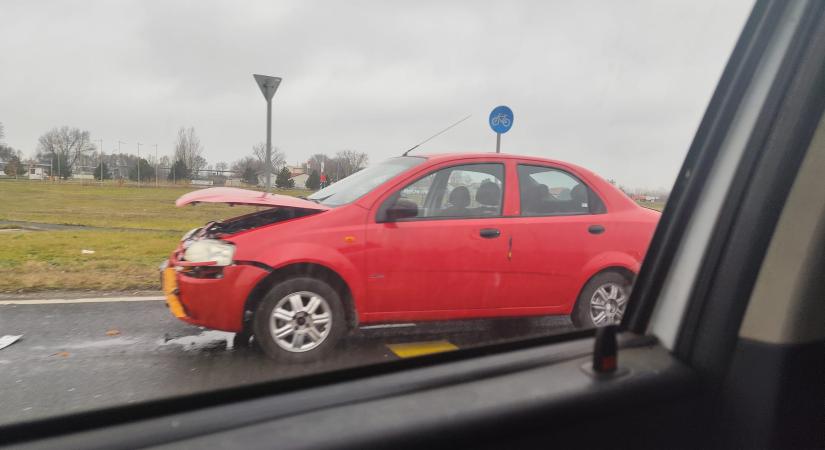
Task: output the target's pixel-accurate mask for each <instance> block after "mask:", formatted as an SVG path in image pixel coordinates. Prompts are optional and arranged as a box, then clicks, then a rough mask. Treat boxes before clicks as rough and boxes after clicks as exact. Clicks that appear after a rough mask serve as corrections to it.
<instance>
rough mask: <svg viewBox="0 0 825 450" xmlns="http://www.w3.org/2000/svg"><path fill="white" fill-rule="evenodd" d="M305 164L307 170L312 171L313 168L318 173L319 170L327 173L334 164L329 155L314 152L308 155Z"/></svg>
mask: <svg viewBox="0 0 825 450" xmlns="http://www.w3.org/2000/svg"><path fill="white" fill-rule="evenodd" d="M307 166H308V167H307V171H308V172H312V171H313V170H315V171H317V172H318V173H319V174H320V173H321V172H324V173H329V172H330V171H331V170H332V168H333V167H334V166H335V163H334V162H333V159H332V158H330V157H329V156H327V155H325V154H323V153H316V154H314V155H312V156H310V157H309V161H308V162H307Z"/></svg>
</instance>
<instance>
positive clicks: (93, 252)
mask: <svg viewBox="0 0 825 450" xmlns="http://www.w3.org/2000/svg"><path fill="white" fill-rule="evenodd" d="M80 253H81V254H83V255H94V254H95V251H94V250H86V249H85V248H84V249H83V250H80Z"/></svg>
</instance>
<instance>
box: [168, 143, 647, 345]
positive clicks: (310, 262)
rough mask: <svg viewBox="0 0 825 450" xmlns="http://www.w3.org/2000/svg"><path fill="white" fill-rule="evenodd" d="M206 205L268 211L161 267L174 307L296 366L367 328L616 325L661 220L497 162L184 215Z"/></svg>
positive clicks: (460, 157) (362, 176)
mask: <svg viewBox="0 0 825 450" xmlns="http://www.w3.org/2000/svg"><path fill="white" fill-rule="evenodd" d="M206 202H210V203H214V202H217V203H227V204H241V205H257V206H263V207H267V209H265V210H261V211H258V212H255V213H251V214H247V215H244V216H240V217H236V218H233V219H229V220H225V221H222V222H211V223H208V224H206V225H205V226H204V227H202V228H198V229H195V230H192V231H190V232H189V233H187V234H186V235H185V236H184V237H183V239H182V240H181V243H180V245H179V246H178V248H177V249H176V250H175V251H174V252H173V253H172V255H171V257H170V258H169V260H168V261H167V262H165V263H164V268H163V269H164V270H163V277H162V278H163V285H164V291H165V292H166V295H167V302H168V304H169V306H170V309H171V311H172V312H173V314H174V315H175V316H176V317H178V318H180V319H182V320H184V321H186V322H189V323H192V324H196V325H201V326H204V327H208V328H214V329H218V330H225V331H234V332H237V333H239V335H240V336H250V335H251V336H254V338H255V340H256V341H257V343H258V344H259V345H260V347H261V348H262V349H263V350H264V351H265V352H266V354H267V355H269V356H270V357H273V358H276V359H281V360H289V361H301V360H307V359H315V358H319V357H322V356H323V355H325V354H327V353H329V352H331V351H333V349H334V348H335V346H336V343H337V342H338V341H340V340H341V339H342V338H343V337H344V336H345V335H346V334H347V333H348V331H350V330H353V329H356V328H357V327H359V326H363V325H366V324H384V323H395V322H420V321H433V320H454V319H468V318H482V317H515V316H538V315H570V316H571V318H572V320H573V322H574V323H575V324H576V325H577V326H581V327H589V326H602V325H608V324H613V323H617V322H618V321H619V320H621V318H622V314H623V313H624V311H625V307H626V305H627V299H628V295H629V286H630V284H631V282H632V280H633V277H634V275H635V274H636V273H637V272H638V270H639V266H640V264H641V261H642V259H643V257H644V255H645V251H646V250H647V246H648V244H649V242H650V239H651V236H652V234H653V230H654V228H655V226H656V223H657V221H658V219H659V213H658V212H656V211H652V210H649V209H646V208H642V207H640V206H638V205H637V204H636V203H635V202H634V201H633V200H631V199H630V198H628V197H627V196H626V195H624V194H623V193H622V192H621V191H620V190H618V189H617V188H616V187H614V186H613V185H611V184H610V183H607V182H606V181H604V180H603V179H601V178H600V177H598V176H597V175H595V174H593V173H592V172H590V171H588V170H586V169H583V168H581V167H577V166H575V165H572V164H567V163H563V162H559V161H552V160H548V159H541V158H535V157H527V156H515V155H503V154H452V155H431V156H403V157H398V158H392V159H389V160H386V161H384V162H382V163H380V164H377V165H374V166H372V167H369V168H367V169H364V170H362V171H360V172H357V173H356V174H354V175H352V176H350V177H348V178H345V179H343V180H341V181H339V182H337V183H335V184H333V185H331V186H329V187H327V188H325V189H322V190H320V191H318V192H315V193H314V194H312V195H311V196H309V197H308V198H307V199H301V198H294V197H288V196H283V195H275V194H266V193H261V192H255V191H249V190H243V189H235V188H210V189H202V190H198V191H194V192H190V193H188V194H186V195H184V196H182V197H181V198H180V199H178V201H177V205H178V206H184V205H188V204H195V203H206Z"/></svg>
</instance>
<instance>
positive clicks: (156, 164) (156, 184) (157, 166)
mask: <svg viewBox="0 0 825 450" xmlns="http://www.w3.org/2000/svg"><path fill="white" fill-rule="evenodd" d="M159 164H160V160H159V159H158V144H155V187H158V169H159V168H160V166H159Z"/></svg>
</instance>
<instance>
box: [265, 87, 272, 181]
mask: <svg viewBox="0 0 825 450" xmlns="http://www.w3.org/2000/svg"><path fill="white" fill-rule="evenodd" d="M271 190H272V97H270V98H268V99H267V100H266V192H269V191H271Z"/></svg>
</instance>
